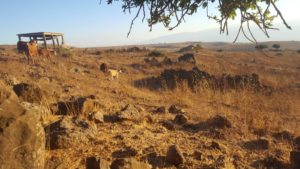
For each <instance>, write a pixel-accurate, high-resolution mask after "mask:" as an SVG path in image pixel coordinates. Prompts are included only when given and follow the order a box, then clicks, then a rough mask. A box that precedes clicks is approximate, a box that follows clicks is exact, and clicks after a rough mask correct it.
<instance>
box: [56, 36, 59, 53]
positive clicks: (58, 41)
mask: <svg viewBox="0 0 300 169" xmlns="http://www.w3.org/2000/svg"><path fill="white" fill-rule="evenodd" d="M56 42H57V46H58V50H59V48H60V46H59V40H58V37H57V36H56Z"/></svg>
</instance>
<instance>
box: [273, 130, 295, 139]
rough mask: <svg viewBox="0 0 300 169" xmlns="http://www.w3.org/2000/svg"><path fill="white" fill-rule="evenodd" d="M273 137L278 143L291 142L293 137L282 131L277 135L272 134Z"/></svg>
mask: <svg viewBox="0 0 300 169" xmlns="http://www.w3.org/2000/svg"><path fill="white" fill-rule="evenodd" d="M273 137H274V138H275V139H277V140H280V141H292V140H293V138H294V136H293V134H292V133H290V132H289V131H282V132H278V133H274V134H273Z"/></svg>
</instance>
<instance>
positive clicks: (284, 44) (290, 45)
mask: <svg viewBox="0 0 300 169" xmlns="http://www.w3.org/2000/svg"><path fill="white" fill-rule="evenodd" d="M197 44H199V45H200V46H201V47H203V48H206V49H210V50H227V51H252V50H256V49H255V46H256V44H253V43H232V42H180V43H157V44H152V45H148V46H152V47H157V48H164V49H168V50H172V51H174V50H178V49H181V48H185V47H188V46H190V45H194V46H196V45H197ZM259 44H263V45H267V46H268V49H273V48H272V45H273V44H279V45H280V49H281V50H299V49H300V41H269V42H260V43H259Z"/></svg>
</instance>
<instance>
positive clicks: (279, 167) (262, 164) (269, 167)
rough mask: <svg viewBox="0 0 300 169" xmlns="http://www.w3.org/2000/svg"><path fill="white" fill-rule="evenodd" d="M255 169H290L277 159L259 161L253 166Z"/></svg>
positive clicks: (270, 158)
mask: <svg viewBox="0 0 300 169" xmlns="http://www.w3.org/2000/svg"><path fill="white" fill-rule="evenodd" d="M252 166H253V167H255V168H266V169H288V168H289V167H288V165H287V164H286V163H284V162H283V161H282V160H280V159H278V158H276V157H271V156H270V157H266V158H264V159H262V160H257V161H255V162H254V163H253V164H252Z"/></svg>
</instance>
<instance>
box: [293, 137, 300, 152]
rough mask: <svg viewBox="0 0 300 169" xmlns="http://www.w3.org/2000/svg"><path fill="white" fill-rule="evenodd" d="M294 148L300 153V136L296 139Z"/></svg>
mask: <svg viewBox="0 0 300 169" xmlns="http://www.w3.org/2000/svg"><path fill="white" fill-rule="evenodd" d="M294 147H295V149H296V150H299V151H300V136H298V137H296V138H295V139H294Z"/></svg>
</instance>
